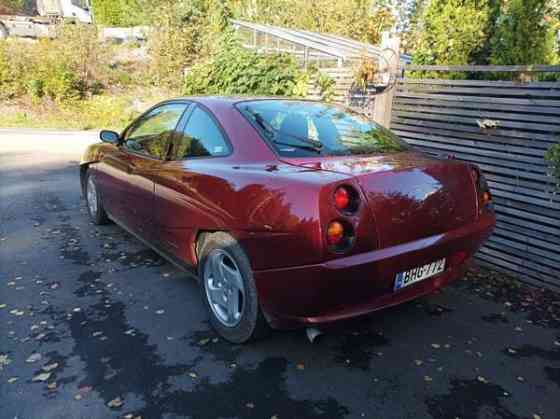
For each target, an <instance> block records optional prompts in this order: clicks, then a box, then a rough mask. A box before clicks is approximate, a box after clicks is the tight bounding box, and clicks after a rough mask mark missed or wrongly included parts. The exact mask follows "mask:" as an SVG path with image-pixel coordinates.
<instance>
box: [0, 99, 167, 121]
mask: <svg viewBox="0 0 560 419" xmlns="http://www.w3.org/2000/svg"><path fill="white" fill-rule="evenodd" d="M171 96H173V94H172V93H170V92H166V91H151V92H148V93H146V92H144V91H143V92H142V94H140V93H138V94H134V93H128V94H120V95H97V96H93V97H91V98H89V99H85V100H75V101H70V102H69V101H66V102H63V103H55V102H52V101H49V100H44V101H33V100H20V101H13V102H11V103H4V104H1V105H0V128H48V129H77V130H95V129H102V128H105V129H112V130H115V131H121V130H122V129H124V128H125V127H126V126H127V125H128V124H129V123H130V122H131V121H132V120H133V119H134V118H136V117H137V116H138V115H140V113H141V112H143V111H144V110H146V109H148V108H149V107H150V106H152V105H153V104H155V103H157V102H159V101H161V100H163V99H166V98H169V97H171Z"/></svg>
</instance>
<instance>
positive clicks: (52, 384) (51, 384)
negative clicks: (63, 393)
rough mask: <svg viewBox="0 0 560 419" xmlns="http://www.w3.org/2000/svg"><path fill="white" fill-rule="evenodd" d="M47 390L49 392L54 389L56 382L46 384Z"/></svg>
mask: <svg viewBox="0 0 560 419" xmlns="http://www.w3.org/2000/svg"><path fill="white" fill-rule="evenodd" d="M47 388H48V389H49V390H54V389H56V381H53V382H52V383H49V384H47Z"/></svg>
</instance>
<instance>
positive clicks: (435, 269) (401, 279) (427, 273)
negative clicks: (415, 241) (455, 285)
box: [394, 258, 445, 291]
mask: <svg viewBox="0 0 560 419" xmlns="http://www.w3.org/2000/svg"><path fill="white" fill-rule="evenodd" d="M444 270H445V258H443V259H440V260H436V261H435V262H432V263H428V264H426V265H422V266H417V267H416V268H412V269H410V270H408V271H404V272H401V273H398V274H397V277H396V278H395V288H394V289H395V291H396V290H400V289H401V288H404V287H408V286H409V285H411V284H414V283H415V282H418V281H423V280H424V279H426V278H430V277H432V276H434V275H437V274H439V273H442V272H443V271H444Z"/></svg>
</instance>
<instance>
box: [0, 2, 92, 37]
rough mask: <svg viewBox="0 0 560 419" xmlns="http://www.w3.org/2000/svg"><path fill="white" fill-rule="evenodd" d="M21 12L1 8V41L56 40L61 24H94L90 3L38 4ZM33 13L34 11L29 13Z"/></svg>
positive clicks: (35, 3)
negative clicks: (4, 39)
mask: <svg viewBox="0 0 560 419" xmlns="http://www.w3.org/2000/svg"><path fill="white" fill-rule="evenodd" d="M27 3H34V4H32V6H34V7H28V8H24V9H21V10H15V11H13V10H8V11H7V14H1V13H3V12H4V13H6V11H5V10H4V11H3V9H2V7H1V6H0V39H1V38H7V37H8V36H14V37H30V38H41V37H51V38H52V37H54V36H55V30H54V28H55V26H56V24H57V23H60V22H67V21H73V22H80V23H86V24H90V23H92V22H93V17H92V13H91V7H90V1H89V0H37V1H35V2H27ZM29 9H32V10H29Z"/></svg>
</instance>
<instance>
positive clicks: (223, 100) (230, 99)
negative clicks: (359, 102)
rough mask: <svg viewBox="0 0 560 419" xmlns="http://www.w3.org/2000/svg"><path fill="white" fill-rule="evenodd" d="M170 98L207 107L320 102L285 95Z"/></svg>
mask: <svg viewBox="0 0 560 419" xmlns="http://www.w3.org/2000/svg"><path fill="white" fill-rule="evenodd" d="M171 100H188V101H192V102H197V103H201V104H202V105H206V106H208V107H212V105H228V104H229V105H231V106H233V105H235V104H236V103H239V102H249V101H257V100H278V101H280V100H281V101H293V102H315V103H320V102H318V101H316V100H309V99H305V98H293V97H286V96H241V95H237V96H183V97H178V98H175V99H171Z"/></svg>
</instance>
